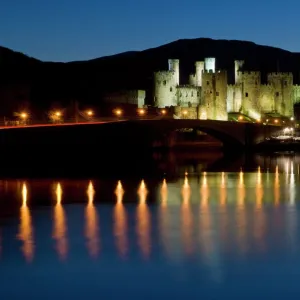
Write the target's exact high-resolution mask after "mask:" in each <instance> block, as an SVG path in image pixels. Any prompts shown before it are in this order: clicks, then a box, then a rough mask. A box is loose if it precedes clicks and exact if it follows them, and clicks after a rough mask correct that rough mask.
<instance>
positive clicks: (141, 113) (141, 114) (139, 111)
mask: <svg viewBox="0 0 300 300" xmlns="http://www.w3.org/2000/svg"><path fill="white" fill-rule="evenodd" d="M138 113H139V115H140V116H143V115H144V114H145V113H146V111H145V110H144V109H143V108H141V109H139V110H138Z"/></svg>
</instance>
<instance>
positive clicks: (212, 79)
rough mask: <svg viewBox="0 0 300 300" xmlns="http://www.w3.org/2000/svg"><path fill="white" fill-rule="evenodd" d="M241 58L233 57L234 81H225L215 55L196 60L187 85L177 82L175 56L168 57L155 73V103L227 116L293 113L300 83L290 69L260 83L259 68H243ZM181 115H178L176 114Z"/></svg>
mask: <svg viewBox="0 0 300 300" xmlns="http://www.w3.org/2000/svg"><path fill="white" fill-rule="evenodd" d="M243 67H244V61H243V60H236V61H234V75H235V83H234V84H233V85H229V84H228V79H227V71H225V70H218V69H217V67H216V59H215V58H212V57H210V58H205V59H204V61H197V62H196V63H195V71H196V72H195V74H191V75H190V76H189V84H188V85H180V75H179V73H180V68H179V60H178V59H169V70H168V71H160V72H157V73H155V74H154V97H155V98H154V104H155V106H157V107H160V108H162V107H170V106H173V107H175V108H177V111H181V110H182V109H181V108H190V111H192V108H194V111H196V113H194V114H193V117H196V118H199V119H212V120H227V119H228V113H243V114H245V115H248V116H249V117H250V118H253V119H261V117H262V116H264V115H265V114H268V113H276V114H278V115H279V116H282V117H291V116H293V114H294V108H293V107H294V103H296V102H300V86H297V85H295V86H294V85H293V75H292V73H270V74H268V83H267V84H261V73H260V72H253V71H251V72H249V71H245V70H243ZM179 117H180V116H179Z"/></svg>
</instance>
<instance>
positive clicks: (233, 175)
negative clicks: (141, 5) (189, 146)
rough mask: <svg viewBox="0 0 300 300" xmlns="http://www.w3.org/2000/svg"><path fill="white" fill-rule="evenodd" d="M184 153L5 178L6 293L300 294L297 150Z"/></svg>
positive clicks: (1, 206) (0, 256) (0, 217)
mask: <svg viewBox="0 0 300 300" xmlns="http://www.w3.org/2000/svg"><path fill="white" fill-rule="evenodd" d="M184 157H185V156H184V155H182V153H181V154H177V155H174V157H173V158H171V159H169V160H168V162H166V164H163V165H160V167H159V168H158V170H161V171H160V175H159V173H155V174H152V173H151V176H150V175H148V176H147V174H141V175H140V176H139V174H134V176H129V175H128V174H129V173H130V172H128V174H127V175H126V176H125V175H124V172H122V174H123V175H122V178H121V177H120V178H118V171H117V170H116V172H115V176H114V178H112V177H109V178H105V176H102V178H81V179H78V178H77V179H76V178H72V179H66V178H59V177H57V178H36V177H35V178H32V177H31V178H21V179H7V178H2V179H1V180H0V299H4V300H6V299H7V300H10V299H32V300H33V299H44V300H46V299H121V298H126V299H167V298H170V299H196V298H197V299H268V298H270V299H283V298H286V299H298V297H299V293H300V285H299V282H298V281H299V277H298V276H299V275H300V234H299V233H300V205H299V199H300V173H299V164H300V156H298V155H295V154H277V155H272V156H263V155H257V156H255V157H254V158H253V159H251V160H248V159H245V158H242V159H241V160H238V162H234V161H229V160H227V163H226V164H225V165H224V160H223V163H218V161H219V160H220V159H221V161H222V158H220V157H218V158H217V159H216V160H214V159H211V156H210V155H207V156H205V159H204V156H203V155H202V157H201V158H197V157H194V158H193V157H188V158H186V157H185V158H184ZM154 161H155V162H157V161H159V163H160V164H162V162H163V161H164V159H162V158H157V157H156V158H155V159H154ZM170 161H171V162H173V165H172V167H171V168H170V164H171V163H170ZM225 161H226V159H225ZM239 164H240V165H239ZM167 165H168V167H167ZM170 170H172V171H170ZM168 172H169V173H168Z"/></svg>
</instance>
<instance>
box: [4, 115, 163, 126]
mask: <svg viewBox="0 0 300 300" xmlns="http://www.w3.org/2000/svg"><path fill="white" fill-rule="evenodd" d="M162 118H164V119H166V118H168V117H162V116H136V117H133V116H120V117H97V118H96V117H95V118H90V119H88V120H85V119H82V118H79V119H77V118H67V119H63V118H61V119H60V120H56V121H51V120H38V119H31V118H28V119H25V120H22V119H20V120H14V119H11V120H10V119H2V120H1V119H0V127H2V128H3V127H4V128H5V127H24V126H38V125H41V126H59V125H76V124H92V123H101V122H103V123H108V122H118V121H128V120H159V119H162Z"/></svg>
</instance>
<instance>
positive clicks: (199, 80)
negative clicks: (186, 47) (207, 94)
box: [195, 61, 204, 86]
mask: <svg viewBox="0 0 300 300" xmlns="http://www.w3.org/2000/svg"><path fill="white" fill-rule="evenodd" d="M195 66H196V86H202V74H203V72H204V61H197V62H196V63H195Z"/></svg>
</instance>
